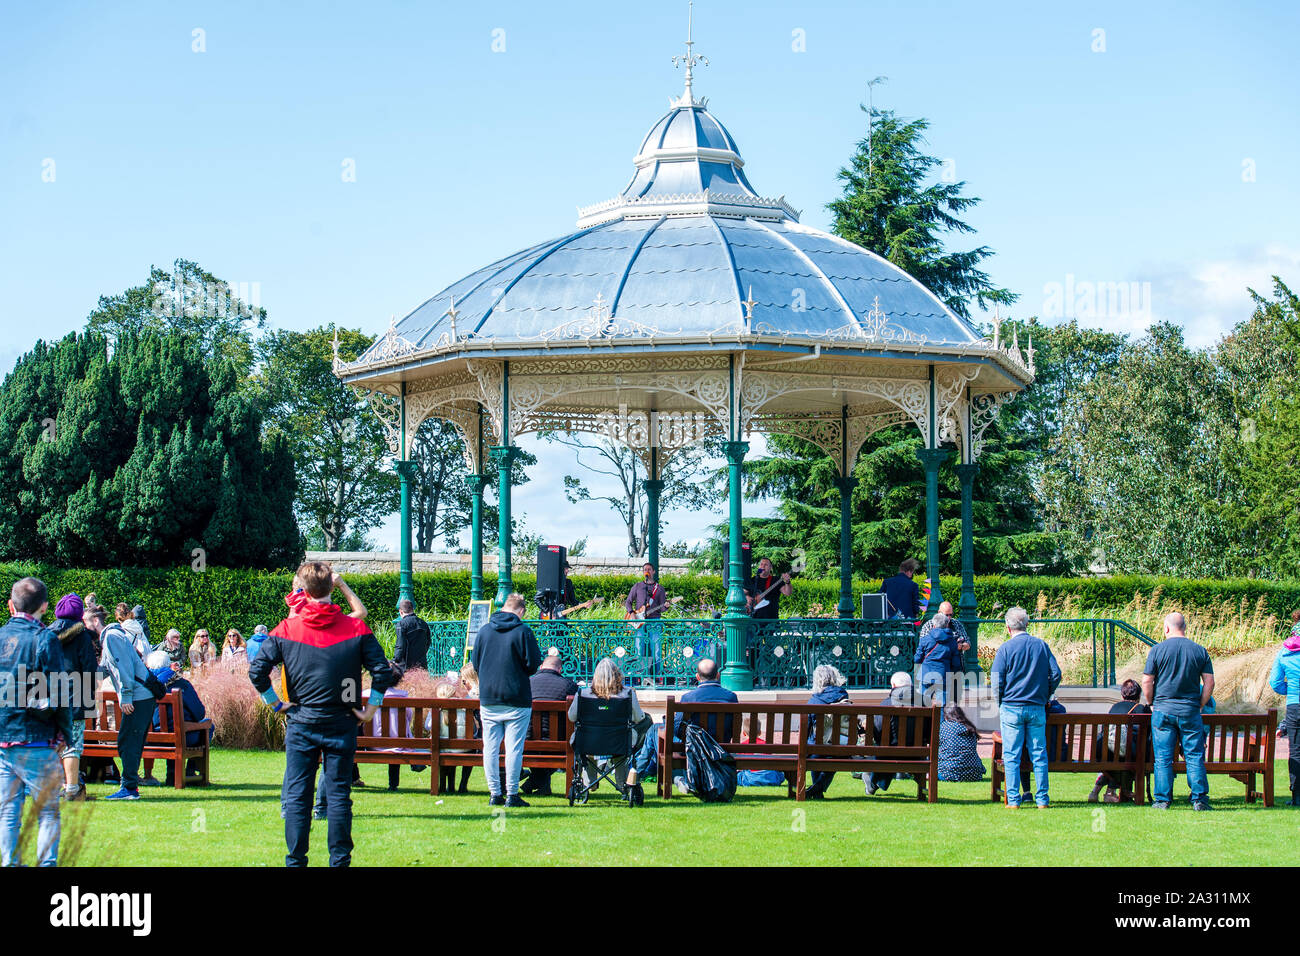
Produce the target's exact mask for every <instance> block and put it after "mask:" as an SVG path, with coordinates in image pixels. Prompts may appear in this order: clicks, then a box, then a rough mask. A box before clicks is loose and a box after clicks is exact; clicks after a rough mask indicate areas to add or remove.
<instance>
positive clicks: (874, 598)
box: [862, 594, 889, 621]
mask: <svg viewBox="0 0 1300 956" xmlns="http://www.w3.org/2000/svg"><path fill="white" fill-rule="evenodd" d="M887 604H888V602H887V601H886V600H885V595H884V594H864V595H862V620H864V621H884V620H887V619H888V618H889V615H888V614H887V613H885V609H886V605H887Z"/></svg>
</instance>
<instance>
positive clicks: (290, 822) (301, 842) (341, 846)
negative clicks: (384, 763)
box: [280, 714, 357, 866]
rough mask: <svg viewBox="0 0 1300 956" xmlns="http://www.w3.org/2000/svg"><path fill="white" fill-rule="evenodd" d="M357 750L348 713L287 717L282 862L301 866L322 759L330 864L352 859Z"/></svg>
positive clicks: (354, 728) (354, 727) (353, 724)
mask: <svg viewBox="0 0 1300 956" xmlns="http://www.w3.org/2000/svg"><path fill="white" fill-rule="evenodd" d="M356 752H357V721H356V718H354V717H353V716H352V715H351V714H349V715H347V716H345V717H340V718H339V719H338V720H334V721H322V722H320V723H305V722H303V721H299V720H294V719H293V716H292V715H290V717H289V722H288V724H287V725H286V727H285V731H284V786H283V787H282V788H281V791H280V793H281V798H282V800H283V802H284V842H285V845H286V846H287V847H288V851H289V852H288V855H286V856H285V858H284V865H285V866H306V865H307V849H308V846H309V844H310V842H311V804H312V789H313V786H312V785H313V784H314V783H315V782H316V767H317V766H318V765H319V764H320V763H321V762H322V761H323V762H324V764H325V769H324V773H323V774H321V782H320V786H321V792H322V794H323V795H324V796H325V797H326V805H327V813H328V819H329V848H330V866H348V865H350V864H351V862H352V764H353V760H354V759H355V757H356Z"/></svg>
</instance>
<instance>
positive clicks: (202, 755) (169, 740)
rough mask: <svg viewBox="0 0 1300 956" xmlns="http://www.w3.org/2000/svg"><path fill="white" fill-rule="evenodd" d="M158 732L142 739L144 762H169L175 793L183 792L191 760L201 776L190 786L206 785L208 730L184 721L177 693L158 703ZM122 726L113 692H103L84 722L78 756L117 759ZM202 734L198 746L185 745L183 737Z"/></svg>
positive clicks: (179, 695) (207, 778) (172, 693)
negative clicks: (81, 749) (196, 763)
mask: <svg viewBox="0 0 1300 956" xmlns="http://www.w3.org/2000/svg"><path fill="white" fill-rule="evenodd" d="M158 714H159V721H158V725H159V728H160V729H159V730H150V731H149V732H148V733H147V734H146V735H145V738H144V752H143V753H142V754H141V758H142V759H145V760H171V761H174V764H173V767H172V786H173V787H175V788H176V789H177V790H184V789H185V783H186V780H185V764H186V763H187V762H188V761H190V760H191V759H195V758H197V759H199V760H200V761H201V764H200V766H201V767H202V772H201V774H200V777H199V779H198V780H197V781H190V782H191V783H204V784H206V783H210V782H211V781H212V778H211V776H210V775H209V750H208V729H209V727H211V724H210V723H207V722H204V723H193V722H189V721H186V720H185V709H184V707H183V706H182V705H181V692H180V691H179V690H174V691H171V692H170V693H169V694H168V695H167V696H166V697H164V698H163V699H162V700H160V701H158ZM121 726H122V708H121V706H120V705H119V703H118V700H117V693H116V692H115V691H111V690H110V691H104V693H103V701H102V704H101V706H100V707H99V708H98V710H97V712H96V716H95V717H93V718H88V719H87V720H86V744H85V750H84V752H83V754H82V756H83V758H85V757H108V758H110V759H121V755H120V754H118V752H117V728H118V727H121ZM194 730H198V731H202V733H201V734H200V738H201V740H200V743H199V744H198V745H196V746H194V747H188V746H186V745H185V735H186V734H187V733H188V732H190V731H194Z"/></svg>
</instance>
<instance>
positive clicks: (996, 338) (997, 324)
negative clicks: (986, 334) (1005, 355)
mask: <svg viewBox="0 0 1300 956" xmlns="http://www.w3.org/2000/svg"><path fill="white" fill-rule="evenodd" d="M993 347H994V348H995V349H1000V348H1001V347H1002V312H1001V311H1000V310H999V308H998V306H996V305H995V306H993Z"/></svg>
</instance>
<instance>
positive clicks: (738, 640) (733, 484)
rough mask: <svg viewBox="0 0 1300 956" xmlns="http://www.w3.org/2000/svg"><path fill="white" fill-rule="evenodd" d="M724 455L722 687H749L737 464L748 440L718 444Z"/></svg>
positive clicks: (751, 683)
mask: <svg viewBox="0 0 1300 956" xmlns="http://www.w3.org/2000/svg"><path fill="white" fill-rule="evenodd" d="M722 449H723V452H724V453H725V454H726V456H727V493H728V499H729V503H730V508H729V525H728V535H727V539H728V557H727V565H728V571H727V576H728V586H727V612H726V614H725V615H723V627H724V628H725V629H726V633H727V663H726V665H725V666H724V667H723V669H722V686H723V687H725V688H727V689H728V690H733V691H736V690H753V689H754V672H753V671H752V670H750V668H749V661H748V654H747V653H746V647H745V643H746V637H747V636H748V634H749V615H748V614H747V613H746V612H745V588H744V584H743V582H742V580H741V578H742V576H743V575H744V573H745V562H744V558H742V557H741V554H740V545H741V540H740V539H741V537H742V534H741V527H740V518H741V507H740V501H741V486H740V466H741V465H742V464H743V463H744V461H745V453H746V452H748V451H749V443H748V442H743V441H729V442H727V443H726V444H724V445H723V446H722Z"/></svg>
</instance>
